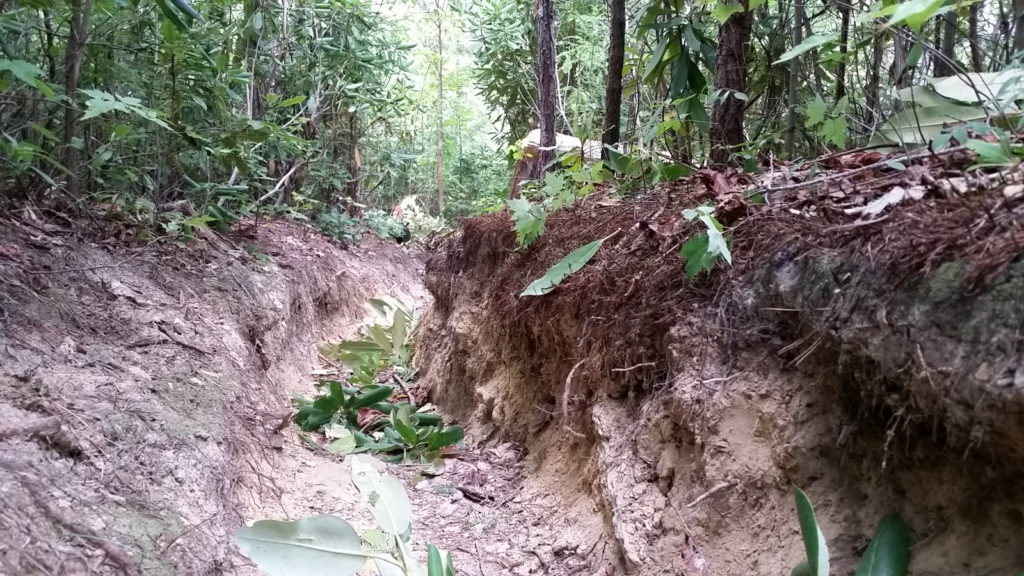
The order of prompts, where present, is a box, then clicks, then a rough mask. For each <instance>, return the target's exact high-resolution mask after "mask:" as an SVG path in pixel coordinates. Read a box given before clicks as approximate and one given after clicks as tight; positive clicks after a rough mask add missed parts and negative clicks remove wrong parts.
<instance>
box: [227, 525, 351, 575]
mask: <svg viewBox="0 0 1024 576" xmlns="http://www.w3.org/2000/svg"><path fill="white" fill-rule="evenodd" d="M236 539H237V540H238V547H239V548H241V549H242V552H243V553H244V554H245V555H246V556H248V557H249V558H251V559H252V561H253V562H255V563H256V564H257V565H258V566H259V567H260V570H263V571H264V572H266V573H267V574H270V576H349V575H351V574H355V573H356V571H357V570H359V569H360V568H362V567H363V565H364V564H365V563H366V553H365V552H363V551H362V550H361V548H360V543H359V535H358V534H356V531H355V530H354V529H353V528H352V526H350V525H349V523H348V522H346V521H344V520H342V519H341V518H335V517H334V516H313V517H311V518H302V519H301V520H296V521H295V522H279V521H277V520H260V521H259V522H256V523H255V524H253V525H252V526H245V527H243V528H242V529H241V530H239V531H238V533H237V534H236Z"/></svg>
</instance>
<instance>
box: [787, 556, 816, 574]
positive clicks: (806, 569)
mask: <svg viewBox="0 0 1024 576" xmlns="http://www.w3.org/2000/svg"><path fill="white" fill-rule="evenodd" d="M789 576H812V575H811V565H810V564H808V563H807V560H804V561H803V562H801V563H799V564H797V565H796V566H794V567H793V571H792V572H790V573H789Z"/></svg>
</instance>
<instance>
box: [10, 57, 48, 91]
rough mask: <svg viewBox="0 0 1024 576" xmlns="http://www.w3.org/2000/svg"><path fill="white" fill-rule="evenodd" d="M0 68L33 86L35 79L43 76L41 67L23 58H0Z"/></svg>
mask: <svg viewBox="0 0 1024 576" xmlns="http://www.w3.org/2000/svg"><path fill="white" fill-rule="evenodd" d="M0 70H7V71H8V72H10V73H11V74H13V75H14V77H15V78H17V79H18V80H21V81H22V82H24V83H25V84H28V85H29V86H35V85H36V80H38V79H39V78H41V77H42V76H43V71H42V69H41V68H39V67H38V66H36V65H35V64H33V63H31V62H27V61H25V60H3V59H0Z"/></svg>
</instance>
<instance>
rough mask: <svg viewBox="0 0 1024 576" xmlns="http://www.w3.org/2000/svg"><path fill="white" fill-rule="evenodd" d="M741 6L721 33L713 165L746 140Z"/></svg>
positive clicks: (746, 14) (745, 20)
mask: <svg viewBox="0 0 1024 576" xmlns="http://www.w3.org/2000/svg"><path fill="white" fill-rule="evenodd" d="M1022 1H1024V0H1022ZM741 3H742V6H743V11H742V12H737V13H735V14H733V15H732V16H729V19H728V20H726V21H725V24H723V25H722V27H721V28H720V29H719V31H718V49H717V51H716V57H715V89H716V90H722V91H724V92H725V93H724V95H723V96H722V97H721V98H719V99H718V100H717V101H716V102H715V107H714V110H713V111H712V114H711V154H710V159H711V162H712V163H713V164H720V165H724V164H728V163H729V162H730V160H731V154H732V148H733V147H736V146H739V145H741V144H743V143H744V142H745V141H746V137H745V136H744V134H743V109H744V101H743V100H741V99H739V98H737V97H736V96H735V92H744V93H746V91H747V43H749V42H750V10H749V9H748V8H749V3H748V2H747V0H742V1H741Z"/></svg>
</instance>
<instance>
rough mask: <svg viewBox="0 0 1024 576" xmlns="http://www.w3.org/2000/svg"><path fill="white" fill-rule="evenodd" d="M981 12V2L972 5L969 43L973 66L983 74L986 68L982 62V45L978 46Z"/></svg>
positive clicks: (969, 16) (968, 34)
mask: <svg viewBox="0 0 1024 576" xmlns="http://www.w3.org/2000/svg"><path fill="white" fill-rule="evenodd" d="M980 11H981V2H979V3H977V4H971V7H970V12H968V17H967V18H968V20H967V41H968V42H970V44H971V66H972V67H973V68H974V71H975V72H981V71H982V68H983V67H984V66H985V64H984V62H983V61H982V56H983V55H982V53H981V44H978V14H979V12H980Z"/></svg>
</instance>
